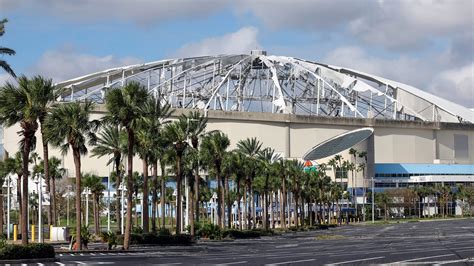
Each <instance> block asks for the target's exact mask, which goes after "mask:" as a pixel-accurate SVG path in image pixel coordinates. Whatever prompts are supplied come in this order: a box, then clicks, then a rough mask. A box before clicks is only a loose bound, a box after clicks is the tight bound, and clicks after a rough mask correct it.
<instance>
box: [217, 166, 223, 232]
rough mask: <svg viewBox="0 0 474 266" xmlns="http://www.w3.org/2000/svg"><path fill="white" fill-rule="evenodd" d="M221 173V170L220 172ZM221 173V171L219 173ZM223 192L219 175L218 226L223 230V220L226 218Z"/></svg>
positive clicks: (218, 175)
mask: <svg viewBox="0 0 474 266" xmlns="http://www.w3.org/2000/svg"><path fill="white" fill-rule="evenodd" d="M218 171H219V170H218ZM219 172H220V171H219ZM222 194H223V191H222V184H221V175H220V173H218V174H217V224H218V225H219V227H221V228H223V227H224V226H223V222H222V218H224V208H223V206H222V205H223V202H222V200H223V195H222Z"/></svg>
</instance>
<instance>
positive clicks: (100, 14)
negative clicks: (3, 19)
mask: <svg viewBox="0 0 474 266" xmlns="http://www.w3.org/2000/svg"><path fill="white" fill-rule="evenodd" d="M227 2H228V1H227V0H199V1H193V0H179V1H175V0H134V1H131V0H75V1H61V0H59V1H58V0H43V1H36V0H0V7H2V9H3V10H6V11H8V10H17V9H20V10H22V11H28V12H30V13H35V14H38V13H43V14H47V15H51V16H56V17H61V18H65V19H68V20H74V21H80V22H97V21H108V20H111V19H112V20H118V21H128V22H133V23H138V24H150V23H156V22H162V21H167V20H169V19H172V18H177V17H180V18H196V17H197V18H201V17H206V16H208V15H210V14H212V13H214V12H216V11H217V10H219V9H221V8H223V7H224V6H226V5H227Z"/></svg>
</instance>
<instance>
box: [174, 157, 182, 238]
mask: <svg viewBox="0 0 474 266" xmlns="http://www.w3.org/2000/svg"><path fill="white" fill-rule="evenodd" d="M181 159H182V158H181V154H180V152H177V155H176V169H177V173H176V192H177V193H176V234H177V235H178V234H181V216H182V212H181V209H182V205H183V204H182V202H181V185H182V182H181Z"/></svg>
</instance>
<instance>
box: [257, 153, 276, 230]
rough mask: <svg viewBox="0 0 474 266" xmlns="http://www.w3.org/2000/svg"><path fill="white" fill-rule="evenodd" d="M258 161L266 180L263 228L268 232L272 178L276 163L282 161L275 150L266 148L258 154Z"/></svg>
mask: <svg viewBox="0 0 474 266" xmlns="http://www.w3.org/2000/svg"><path fill="white" fill-rule="evenodd" d="M258 159H259V160H260V163H261V168H260V170H261V171H262V174H263V176H264V178H265V181H264V187H263V197H264V203H265V204H264V206H263V207H264V208H263V228H264V229H265V230H268V218H269V217H268V204H269V195H268V192H269V190H270V181H271V180H270V177H271V176H273V175H274V171H275V165H274V163H275V162H276V161H278V160H279V159H280V156H279V155H278V154H276V153H275V150H274V149H272V148H265V149H263V150H262V151H260V152H259V153H258Z"/></svg>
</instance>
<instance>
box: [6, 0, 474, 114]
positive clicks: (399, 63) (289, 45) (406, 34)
mask: <svg viewBox="0 0 474 266" xmlns="http://www.w3.org/2000/svg"><path fill="white" fill-rule="evenodd" d="M473 10H474V7H473V2H472V1H469V0H465V1H464V0H459V1H435V0H433V1H428V0H419V1H418V0H412V1H408V0H406V1H405V0H398V1H397V0H392V1H384V0H380V1H368V0H367V1H366V0H360V1H350V0H335V1H318V0H313V1H310V0H308V1H303V0H296V1H283V0H274V1H270V0H260V1H250V0H241V1H227V0H220V1H218V0H200V1H191V0H181V1H171V0H169V1H166V0H162V1H161V0H156V1H152V0H136V1H127V0H116V1H112V0H101V1H93V0H77V1H55V0H44V1H32V0H0V18H1V17H6V18H8V19H9V23H8V24H7V25H6V34H5V35H4V36H3V37H1V38H0V46H6V47H10V48H13V49H15V50H16V52H17V55H15V56H12V57H5V58H4V59H6V60H7V61H8V62H9V63H10V64H11V65H12V67H13V68H14V70H15V71H16V72H17V73H19V74H26V75H33V74H42V75H46V76H49V77H51V78H53V79H54V80H55V81H60V80H64V79H68V78H73V77H76V76H79V75H83V74H87V73H90V72H94V71H98V70H102V69H106V68H110V67H114V66H120V65H126V64H133V63H137V62H146V61H154V60H158V59H162V58H165V57H166V58H169V57H180V56H194V55H196V56H197V55H202V54H218V53H248V52H249V51H250V50H251V49H254V48H261V49H265V50H267V51H268V52H269V53H270V54H278V55H287V56H296V57H300V58H304V59H308V60H316V61H321V62H325V63H329V64H333V65H342V66H347V67H352V68H356V69H359V70H362V71H366V72H369V73H372V74H377V75H381V76H384V77H387V78H391V79H395V80H397V81H400V82H404V83H407V84H411V85H414V86H417V87H419V88H420V89H423V90H426V91H429V92H431V93H433V94H436V95H438V96H441V97H445V98H447V99H449V100H451V101H454V102H456V103H459V104H462V105H465V106H467V107H470V108H474V96H473V91H474V85H473V83H474V81H473V76H474V73H473V72H474V60H473V54H474V47H473V43H474V40H473V38H474V26H473V25H474V14H473V12H474V11H473ZM8 79H9V78H8V75H6V74H5V73H3V72H0V83H3V82H5V81H6V80H8Z"/></svg>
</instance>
